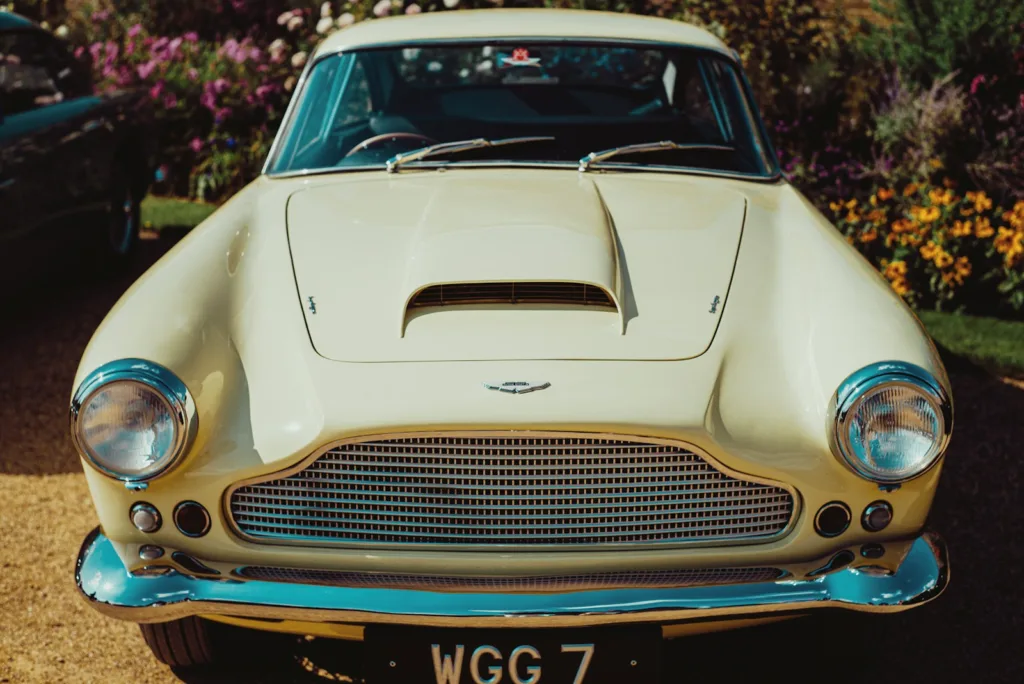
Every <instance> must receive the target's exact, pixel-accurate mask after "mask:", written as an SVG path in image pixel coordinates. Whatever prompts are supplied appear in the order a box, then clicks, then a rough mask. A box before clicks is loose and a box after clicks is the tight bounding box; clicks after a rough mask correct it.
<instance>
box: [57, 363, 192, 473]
mask: <svg viewBox="0 0 1024 684" xmlns="http://www.w3.org/2000/svg"><path fill="white" fill-rule="evenodd" d="M194 428H195V405H194V404H193V402H192V398H191V396H190V395H189V393H188V390H187V389H186V387H185V385H184V383H182V382H181V381H180V380H179V379H178V378H177V377H176V376H175V375H174V374H173V373H171V372H170V371H169V370H167V369H166V368H164V367H162V366H158V365H157V364H154V363H152V362H150V361H142V360H139V359H124V360H121V361H115V362H113V363H109V364H106V365H105V366H102V367H100V368H99V369H97V370H96V371H94V372H93V373H91V374H89V376H88V377H87V378H86V379H85V381H84V382H83V383H82V385H81V386H80V387H79V389H78V391H77V392H76V393H75V398H74V400H73V401H72V404H71V432H72V436H73V437H74V440H75V444H76V445H77V446H78V448H79V450H80V451H81V452H82V454H83V455H84V456H85V457H86V458H87V459H89V461H91V462H92V463H93V465H95V466H96V467H97V468H99V469H100V470H101V471H103V472H104V473H106V474H107V475H110V476H111V477H115V478H117V479H119V480H125V481H127V482H137V481H141V480H149V479H151V478H153V477H156V476H157V475H159V474H161V473H163V472H164V471H166V470H167V469H168V468H169V467H170V466H171V464H173V463H174V461H175V460H176V459H177V458H178V457H179V456H180V455H181V454H182V453H183V452H184V450H185V448H186V446H187V442H188V441H189V439H190V437H191V435H192V434H193V432H194Z"/></svg>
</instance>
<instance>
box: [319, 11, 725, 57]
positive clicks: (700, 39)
mask: <svg viewBox="0 0 1024 684" xmlns="http://www.w3.org/2000/svg"><path fill="white" fill-rule="evenodd" d="M523 37H526V38H590V39H596V40H602V39H609V40H618V41H650V42H658V43H672V44H677V45H689V46H693V47H699V48H705V49H708V50H715V51H717V52H721V53H722V54H729V53H730V50H729V49H728V48H727V47H726V46H725V45H724V44H723V43H722V41H720V40H719V39H718V38H716V37H715V36H713V35H712V34H710V33H708V32H707V31H705V30H703V29H701V28H698V27H696V26H693V25H690V24H684V23H682V22H678V21H675V22H670V21H665V20H664V19H659V18H656V17H644V16H640V15H637V14H621V13H617V12H592V11H580V10H550V9H488V10H460V11H459V12H427V13H424V14H417V15H411V16H400V17H388V18H386V19H374V20H373V21H361V22H359V23H357V24H354V25H353V26H351V27H349V28H346V29H345V30H343V31H338V32H336V33H334V34H332V35H331V36H329V37H328V38H327V39H325V40H324V41H323V42H322V43H321V44H320V46H319V47H318V48H317V50H316V53H315V55H316V56H319V55H322V54H330V53H333V52H339V51H343V50H350V49H358V48H361V47H367V46H371V45H387V44H404V45H409V44H415V43H417V42H419V41H422V40H424V39H425V38H429V39H430V40H434V41H444V40H454V41H458V40H467V39H479V38H496V39H501V38H523Z"/></svg>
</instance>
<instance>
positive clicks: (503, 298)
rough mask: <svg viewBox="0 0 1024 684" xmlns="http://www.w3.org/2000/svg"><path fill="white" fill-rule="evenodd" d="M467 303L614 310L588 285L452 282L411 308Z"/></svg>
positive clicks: (426, 292)
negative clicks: (571, 306)
mask: <svg viewBox="0 0 1024 684" xmlns="http://www.w3.org/2000/svg"><path fill="white" fill-rule="evenodd" d="M465 304H571V305H573V306H598V307H605V308H610V309H614V308H615V304H614V303H612V299H611V297H609V296H608V293H607V292H605V291H604V290H603V289H601V288H600V287H596V286H594V285H587V284H585V283H449V284H447V285H431V286H430V287H426V288H423V289H422V290H420V291H419V292H417V293H416V296H415V297H413V298H412V301H411V302H409V308H410V309H411V308H416V307H423V306H458V305H465Z"/></svg>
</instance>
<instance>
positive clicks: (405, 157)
mask: <svg viewBox="0 0 1024 684" xmlns="http://www.w3.org/2000/svg"><path fill="white" fill-rule="evenodd" d="M554 139H555V137H554V136H552V135H533V136H526V137H522V138H500V139H498V140H488V139H487V138H473V139H471V140H453V141H452V142H443V143H437V144H436V145H428V146H426V147H421V148H419V149H418V150H412V151H411V152H403V153H401V154H396V155H395V156H394V157H392V158H391V159H388V161H387V170H388V173H395V172H396V171H398V167H400V166H401V165H402V164H405V163H407V162H411V161H419V160H420V159H424V158H426V157H434V156H437V155H439V154H454V153H456V152H464V151H466V150H476V149H481V148H484V147H501V146H503V145H516V144H518V143H529V142H545V141H550V140H554Z"/></svg>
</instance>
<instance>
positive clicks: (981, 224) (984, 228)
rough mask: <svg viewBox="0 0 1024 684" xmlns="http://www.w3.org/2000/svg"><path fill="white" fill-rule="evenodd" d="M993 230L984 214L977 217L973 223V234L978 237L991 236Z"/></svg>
mask: <svg viewBox="0 0 1024 684" xmlns="http://www.w3.org/2000/svg"><path fill="white" fill-rule="evenodd" d="M994 234H995V231H994V230H993V229H992V223H991V222H989V220H988V218H986V217H984V216H980V217H978V220H977V221H976V222H975V223H974V235H975V237H979V238H987V237H992V236H993V235H994Z"/></svg>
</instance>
